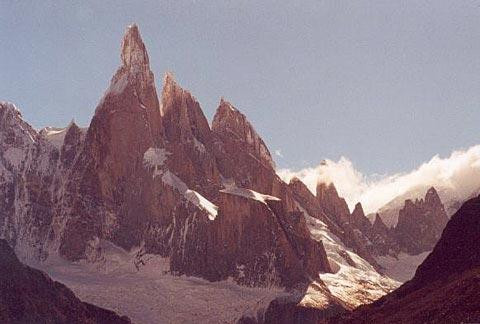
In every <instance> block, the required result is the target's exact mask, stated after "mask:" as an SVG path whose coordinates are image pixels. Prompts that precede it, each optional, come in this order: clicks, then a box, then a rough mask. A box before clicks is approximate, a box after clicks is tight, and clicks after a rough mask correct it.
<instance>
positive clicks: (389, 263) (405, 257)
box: [376, 252, 430, 282]
mask: <svg viewBox="0 0 480 324" xmlns="http://www.w3.org/2000/svg"><path fill="white" fill-rule="evenodd" d="M429 254H430V252H423V253H420V254H418V255H409V254H406V253H400V254H399V255H398V259H395V258H394V257H391V256H384V257H377V258H376V260H377V262H378V264H380V265H381V266H382V267H383V268H385V273H386V274H387V275H388V276H389V277H390V278H393V279H395V280H398V281H400V282H405V281H408V280H410V279H412V278H413V275H415V271H417V267H418V266H419V265H420V264H421V263H422V262H423V260H425V258H426V257H427V256H428V255H429Z"/></svg>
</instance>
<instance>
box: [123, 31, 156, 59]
mask: <svg viewBox="0 0 480 324" xmlns="http://www.w3.org/2000/svg"><path fill="white" fill-rule="evenodd" d="M121 58H122V64H123V66H125V67H132V66H143V67H145V66H146V67H148V66H149V59H148V54H147V50H146V48H145V44H144V43H143V40H142V37H141V36H140V31H139V29H138V26H137V25H136V24H132V25H130V26H128V27H127V30H126V32H125V35H124V36H123V40H122V53H121Z"/></svg>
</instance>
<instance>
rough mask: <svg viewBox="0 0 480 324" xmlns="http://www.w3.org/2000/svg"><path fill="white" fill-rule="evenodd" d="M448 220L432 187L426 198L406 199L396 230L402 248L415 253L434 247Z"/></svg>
mask: <svg viewBox="0 0 480 324" xmlns="http://www.w3.org/2000/svg"><path fill="white" fill-rule="evenodd" d="M447 222H448V216H447V213H446V212H445V208H444V207H443V204H442V202H441V201H440V197H439V196H438V193H437V191H436V190H435V188H433V187H432V188H430V189H429V190H428V191H427V193H426V195H425V199H417V200H415V202H413V201H411V200H406V201H405V206H404V207H403V209H401V210H400V212H399V216H398V224H397V226H395V230H394V232H395V236H396V238H397V241H398V243H399V245H400V248H401V249H402V250H403V251H405V252H407V253H409V254H412V255H415V254H419V253H422V252H425V251H431V250H432V249H433V247H434V246H435V244H436V243H437V241H438V239H439V238H440V235H441V234H442V231H443V229H444V228H445V225H446V224H447Z"/></svg>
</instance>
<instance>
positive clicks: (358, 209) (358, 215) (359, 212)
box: [349, 203, 372, 233]
mask: <svg viewBox="0 0 480 324" xmlns="http://www.w3.org/2000/svg"><path fill="white" fill-rule="evenodd" d="M349 223H350V225H352V227H354V228H357V229H359V230H360V231H361V232H362V233H368V232H369V231H370V230H371V228H372V224H371V223H370V221H369V220H368V218H367V217H366V216H365V212H364V211H363V207H362V204H361V203H357V204H356V205H355V208H354V209H353V212H352V214H351V215H350V221H349Z"/></svg>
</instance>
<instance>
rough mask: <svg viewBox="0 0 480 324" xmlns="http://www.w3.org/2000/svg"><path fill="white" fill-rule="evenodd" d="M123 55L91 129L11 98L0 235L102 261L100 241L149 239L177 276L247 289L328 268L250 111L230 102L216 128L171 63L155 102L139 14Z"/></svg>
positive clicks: (34, 252) (36, 253) (299, 282)
mask: <svg viewBox="0 0 480 324" xmlns="http://www.w3.org/2000/svg"><path fill="white" fill-rule="evenodd" d="M120 58H121V65H120V67H119V68H118V69H117V71H116V73H115V75H114V76H113V78H112V80H111V83H110V86H109V87H108V89H107V90H106V91H105V94H104V96H103V98H102V99H101V100H100V102H99V104H98V106H97V107H96V110H95V114H94V116H93V118H92V121H91V123H90V125H89V127H88V129H86V130H84V129H81V128H79V127H78V126H77V125H76V124H75V123H73V122H72V123H71V124H70V125H69V126H68V127H66V128H65V129H56V128H48V129H45V130H42V132H40V133H38V132H36V131H35V130H33V129H32V128H31V127H30V126H29V125H28V124H27V123H25V122H24V121H23V120H22V119H21V116H20V113H19V112H18V111H17V110H16V109H15V108H14V107H13V106H11V105H9V104H2V106H1V107H2V109H1V110H0V121H1V122H2V123H3V124H4V126H5V127H2V128H1V129H0V136H1V141H0V145H2V151H0V162H1V164H0V167H1V168H0V171H1V173H0V174H1V175H2V178H1V180H2V182H0V186H1V187H0V188H1V192H0V195H1V197H2V198H3V199H4V201H5V204H2V205H1V206H0V208H2V211H3V213H2V214H1V216H0V217H1V218H0V221H1V222H0V233H1V236H2V237H6V238H8V240H9V243H10V244H11V245H12V246H15V248H17V249H18V250H19V251H25V254H28V255H26V257H27V258H29V257H32V258H34V259H35V260H38V259H45V258H48V257H49V256H56V255H60V256H61V257H62V258H64V259H66V260H69V261H86V262H90V263H101V262H104V261H105V260H104V259H105V256H104V252H103V250H102V246H104V244H102V242H104V241H110V242H112V243H113V244H115V245H117V246H119V247H121V248H123V249H125V250H130V249H132V248H138V247H141V249H142V251H143V252H144V253H153V254H158V255H161V256H164V257H168V258H169V261H170V270H171V271H172V272H173V273H175V274H187V275H195V276H200V277H203V278H207V279H209V280H212V281H215V280H223V279H228V278H233V279H234V280H235V281H236V282H238V283H240V284H244V285H249V286H271V285H276V286H284V287H296V286H305V285H308V283H309V282H311V281H312V280H319V273H324V272H330V271H332V270H331V268H330V264H329V262H328V259H327V256H326V252H325V249H324V247H323V244H322V242H318V241H315V240H313V239H312V238H311V237H310V232H309V230H308V228H307V225H306V222H305V218H304V215H303V213H302V212H301V211H300V210H299V208H298V206H297V205H296V204H295V201H294V198H293V194H292V192H291V190H290V188H289V187H288V185H287V184H285V183H284V182H283V181H281V180H280V178H279V177H278V176H277V175H276V173H275V169H274V163H273V160H272V158H271V155H270V153H269V151H268V148H267V147H266V145H265V143H264V141H263V140H262V139H261V138H260V136H259V135H258V133H257V132H256V131H255V130H254V128H253V126H252V125H251V124H250V122H249V121H248V120H247V118H246V117H245V116H244V115H243V114H242V113H241V112H240V111H239V110H238V109H236V108H234V107H233V106H232V105H231V104H230V103H228V102H226V101H225V100H221V102H220V105H219V108H218V110H217V114H216V115H215V118H214V121H213V123H212V128H210V126H209V124H208V121H207V119H206V118H205V116H204V114H203V112H202V110H201V108H200V105H199V103H198V102H197V101H196V99H195V98H194V97H193V96H192V95H191V94H190V93H189V92H188V91H187V90H184V89H182V88H181V87H180V86H179V85H178V84H177V83H176V81H175V80H174V78H173V76H172V75H171V74H166V76H165V78H164V82H163V83H164V84H163V90H162V93H161V98H160V100H158V97H157V91H156V89H155V82H154V75H153V73H152V72H151V70H150V66H149V57H148V54H147V51H146V48H145V45H144V43H143V41H142V38H141V36H140V32H139V30H138V27H137V26H136V25H132V26H129V27H128V28H127V30H126V33H125V35H124V38H123V41H122V44H121V56H120ZM25 161H27V162H25ZM21 206H24V207H21Z"/></svg>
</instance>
